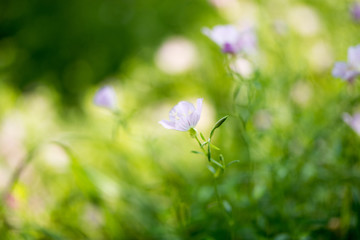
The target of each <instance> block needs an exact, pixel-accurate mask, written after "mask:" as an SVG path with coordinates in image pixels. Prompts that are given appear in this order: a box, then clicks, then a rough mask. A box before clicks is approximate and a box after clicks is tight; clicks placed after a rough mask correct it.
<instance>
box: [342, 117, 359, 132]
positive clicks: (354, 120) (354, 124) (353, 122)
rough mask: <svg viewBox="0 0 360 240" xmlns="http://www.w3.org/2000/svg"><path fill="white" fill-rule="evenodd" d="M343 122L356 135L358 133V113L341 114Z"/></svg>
mask: <svg viewBox="0 0 360 240" xmlns="http://www.w3.org/2000/svg"><path fill="white" fill-rule="evenodd" d="M343 120H344V122H345V123H346V124H347V125H349V126H350V127H351V128H352V129H353V130H354V131H355V132H356V133H357V134H358V135H360V113H355V114H354V115H353V116H351V115H350V114H348V113H344V114H343Z"/></svg>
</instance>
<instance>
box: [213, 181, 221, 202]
mask: <svg viewBox="0 0 360 240" xmlns="http://www.w3.org/2000/svg"><path fill="white" fill-rule="evenodd" d="M214 189H215V195H216V200H217V202H218V205H219V208H222V207H221V202H220V194H219V191H218V187H217V181H216V178H214Z"/></svg>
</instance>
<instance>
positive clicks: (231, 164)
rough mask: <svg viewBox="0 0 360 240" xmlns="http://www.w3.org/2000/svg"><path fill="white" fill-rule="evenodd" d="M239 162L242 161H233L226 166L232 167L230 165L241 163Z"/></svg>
mask: <svg viewBox="0 0 360 240" xmlns="http://www.w3.org/2000/svg"><path fill="white" fill-rule="evenodd" d="M239 162H240V160H234V161H231V162H229V163H228V164H226V166H227V167H228V166H230V165H232V164H234V163H239Z"/></svg>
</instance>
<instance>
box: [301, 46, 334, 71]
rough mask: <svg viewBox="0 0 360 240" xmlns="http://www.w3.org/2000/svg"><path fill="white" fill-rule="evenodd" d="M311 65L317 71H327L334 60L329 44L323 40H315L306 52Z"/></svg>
mask: <svg viewBox="0 0 360 240" xmlns="http://www.w3.org/2000/svg"><path fill="white" fill-rule="evenodd" d="M307 57H308V60H309V62H310V64H311V67H313V69H314V70H315V71H317V72H327V71H329V68H331V66H332V64H333V62H334V56H333V53H332V48H331V46H330V45H329V44H328V43H327V42H325V41H318V42H316V43H315V44H314V45H313V46H312V47H311V48H310V49H309V53H308V56H307Z"/></svg>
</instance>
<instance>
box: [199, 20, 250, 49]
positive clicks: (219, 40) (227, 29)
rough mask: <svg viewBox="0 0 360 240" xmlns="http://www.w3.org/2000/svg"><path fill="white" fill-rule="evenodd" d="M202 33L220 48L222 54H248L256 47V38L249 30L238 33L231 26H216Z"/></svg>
mask: <svg viewBox="0 0 360 240" xmlns="http://www.w3.org/2000/svg"><path fill="white" fill-rule="evenodd" d="M202 32H203V33H204V34H205V35H206V36H208V37H209V38H210V39H211V40H212V41H214V42H215V43H216V44H217V45H219V46H220V47H221V50H222V51H223V52H224V53H230V54H236V53H239V52H249V51H251V50H252V49H254V48H255V47H256V36H255V34H254V32H253V31H252V30H250V29H248V30H246V31H242V32H240V31H239V30H237V29H236V28H235V27H234V26H233V25H218V26H215V27H214V28H213V29H212V30H211V29H209V28H203V29H202Z"/></svg>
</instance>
